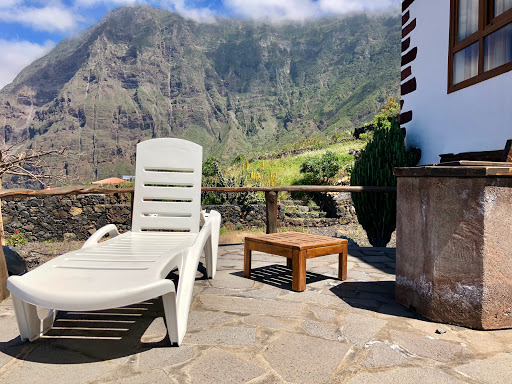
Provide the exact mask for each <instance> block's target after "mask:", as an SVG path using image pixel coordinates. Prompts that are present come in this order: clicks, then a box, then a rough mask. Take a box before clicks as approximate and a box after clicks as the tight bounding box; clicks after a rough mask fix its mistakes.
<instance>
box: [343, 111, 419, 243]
mask: <svg viewBox="0 0 512 384" xmlns="http://www.w3.org/2000/svg"><path fill="white" fill-rule="evenodd" d="M404 138H405V137H404V134H403V132H402V130H401V129H400V126H399V124H398V122H397V121H396V119H392V120H391V121H389V120H388V119H387V118H384V117H379V118H378V119H377V123H376V129H375V131H374V137H373V139H372V141H370V142H369V143H368V144H367V145H366V148H365V149H364V150H363V151H362V152H361V155H360V156H359V158H358V159H357V160H356V162H355V164H354V167H353V169H352V171H351V179H350V184H351V185H363V186H383V187H384V186H385V187H393V186H396V177H395V176H393V168H395V167H411V166H414V165H416V164H417V163H418V161H419V156H418V152H416V151H413V150H406V148H405V145H404ZM352 200H353V201H354V207H355V209H356V214H357V219H358V220H359V223H360V224H361V225H362V226H363V228H364V230H365V231H366V234H367V235H368V240H369V241H370V244H371V245H373V246H374V247H384V246H386V244H387V243H388V242H389V240H390V239H391V235H392V233H393V231H394V230H395V228H396V193H376V192H375V193H373V192H372V193H352Z"/></svg>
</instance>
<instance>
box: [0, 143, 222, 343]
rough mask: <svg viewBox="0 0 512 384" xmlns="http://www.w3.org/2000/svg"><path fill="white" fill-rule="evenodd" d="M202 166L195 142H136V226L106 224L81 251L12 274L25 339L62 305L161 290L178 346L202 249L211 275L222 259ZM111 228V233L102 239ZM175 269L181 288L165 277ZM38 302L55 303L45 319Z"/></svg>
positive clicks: (99, 304) (120, 302)
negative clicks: (205, 206) (123, 228)
mask: <svg viewBox="0 0 512 384" xmlns="http://www.w3.org/2000/svg"><path fill="white" fill-rule="evenodd" d="M201 166H202V148H201V147H200V146H199V145H197V144H194V143H191V142H188V141H184V140H179V139H153V140H148V141H145V142H142V143H140V144H138V145H137V167H136V178H135V195H134V207H133V218H132V230H131V231H130V232H127V233H123V234H119V233H118V231H117V229H116V227H115V226H114V225H112V224H110V225H106V226H105V227H103V228H101V229H99V230H98V231H97V232H95V233H94V234H93V235H92V236H91V237H90V238H89V239H88V240H87V241H86V242H85V243H84V245H83V246H82V248H81V249H79V250H77V251H73V252H69V253H66V254H64V255H62V256H59V257H57V258H55V259H53V260H50V261H48V262H47V263H45V264H43V265H42V266H40V267H39V268H36V269H35V270H33V271H31V272H28V273H27V274H25V275H23V276H12V277H10V278H9V279H8V281H7V287H8V289H9V291H10V292H11V294H12V298H13V303H14V310H15V313H16V318H17V321H18V326H19V330H20V335H21V339H22V340H27V339H28V340H30V341H33V340H35V339H37V338H39V337H40V336H41V335H42V334H44V333H45V332H47V331H48V330H50V329H51V327H52V325H53V321H54V319H55V316H56V312H57V310H62V311H94V310H103V309H109V308H117V307H122V306H126V305H130V304H135V303H139V302H141V301H145V300H149V299H152V298H155V297H158V296H161V297H162V301H163V307H164V314H165V322H166V325H167V331H168V334H169V339H170V341H171V343H174V344H178V345H179V344H180V343H181V341H182V340H183V337H184V336H185V332H186V329H187V319H188V313H189V309H190V303H191V301H192V290H193V285H194V280H195V277H196V271H197V267H198V264H199V259H200V256H201V254H202V251H203V249H204V251H205V264H206V270H207V274H208V277H210V278H213V277H214V275H215V270H216V264H217V251H218V241H219V228H220V214H219V213H218V212H216V211H211V212H210V213H209V214H206V213H204V212H201ZM201 223H202V227H201V228H200V224H201ZM106 234H109V235H110V239H108V240H107V241H104V242H101V243H99V242H98V241H99V240H100V239H101V238H103V237H104V236H105V235H106ZM176 267H177V268H178V271H179V282H178V287H177V292H176V290H175V286H174V283H173V282H172V281H171V280H168V279H166V276H167V275H168V274H169V272H171V270H173V269H174V268H176ZM36 306H39V307H43V308H51V310H50V311H49V314H48V316H47V317H46V318H45V319H44V320H40V319H39V317H38V315H37V311H36Z"/></svg>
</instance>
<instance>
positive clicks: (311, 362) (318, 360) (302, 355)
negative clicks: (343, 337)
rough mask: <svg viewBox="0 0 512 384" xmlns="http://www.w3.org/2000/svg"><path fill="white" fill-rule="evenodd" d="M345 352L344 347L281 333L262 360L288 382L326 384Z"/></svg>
mask: <svg viewBox="0 0 512 384" xmlns="http://www.w3.org/2000/svg"><path fill="white" fill-rule="evenodd" d="M349 348H350V345H349V344H347V343H340V342H338V341H331V340H324V339H320V338H316V337H311V336H304V335H297V334H289V333H285V334H283V335H281V336H280V337H279V338H277V339H276V340H274V341H273V342H272V343H271V344H270V345H269V346H268V349H267V350H266V351H265V352H264V354H263V356H264V357H265V359H266V360H267V361H268V363H269V364H270V365H271V366H272V368H273V369H274V370H275V371H276V372H277V373H278V374H279V375H280V376H281V377H282V378H283V379H284V380H286V381H288V382H292V383H311V384H316V383H327V382H329V380H330V378H331V376H332V375H333V373H334V371H335V370H336V368H337V367H338V365H339V364H340V362H341V361H342V359H343V357H344V356H345V354H346V353H347V351H348V350H349ZM292 351H293V352H294V353H290V352H292ZM326 351H328V353H327V352H326Z"/></svg>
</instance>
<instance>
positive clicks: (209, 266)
mask: <svg viewBox="0 0 512 384" xmlns="http://www.w3.org/2000/svg"><path fill="white" fill-rule="evenodd" d="M204 260H205V263H206V273H207V275H208V278H209V279H212V278H213V275H214V274H215V271H214V270H213V247H212V237H211V236H210V237H209V238H208V240H206V244H205V246H204Z"/></svg>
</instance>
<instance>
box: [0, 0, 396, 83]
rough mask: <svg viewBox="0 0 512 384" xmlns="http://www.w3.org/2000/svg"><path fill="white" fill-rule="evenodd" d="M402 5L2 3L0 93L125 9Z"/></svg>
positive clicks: (322, 10)
mask: <svg viewBox="0 0 512 384" xmlns="http://www.w3.org/2000/svg"><path fill="white" fill-rule="evenodd" d="M399 2H400V0H0V88H3V87H4V86H5V85H6V84H9V83H10V82H12V81H13V80H14V78H15V77H16V75H17V74H18V73H19V72H20V71H21V70H22V69H23V68H25V67H26V66H27V65H29V64H30V63H31V62H33V61H34V60H36V59H38V58H40V57H42V56H44V55H45V54H47V53H48V52H49V51H50V50H51V49H52V48H53V47H55V45H57V44H58V43H59V41H61V40H62V39H64V38H66V37H70V36H73V35H74V34H76V33H78V32H80V31H81V30H83V29H85V28H87V27H89V26H91V25H93V24H94V23H96V22H97V21H99V20H101V18H103V16H104V15H105V13H107V12H108V11H109V10H112V9H114V8H117V7H119V6H123V5H136V4H148V5H151V6H153V7H158V8H164V9H168V10H171V11H174V12H178V13H180V14H182V15H183V16H185V17H188V18H192V19H194V20H197V21H202V22H213V21H214V19H215V17H216V16H223V17H246V18H254V19H264V20H271V21H274V20H275V21H280V20H297V21H301V20H305V19H309V18H315V17H322V16H331V15H340V14H346V13H350V12H357V11H378V10H382V9H385V8H388V7H390V6H396V5H397V4H399Z"/></svg>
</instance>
